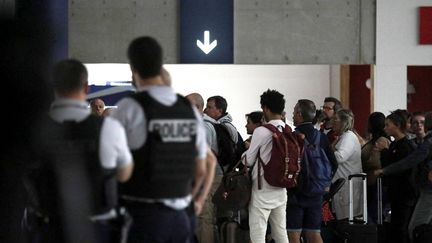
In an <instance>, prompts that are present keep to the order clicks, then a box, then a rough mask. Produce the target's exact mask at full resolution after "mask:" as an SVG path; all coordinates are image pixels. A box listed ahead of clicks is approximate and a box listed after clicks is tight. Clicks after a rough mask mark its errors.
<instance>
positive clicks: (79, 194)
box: [36, 115, 117, 216]
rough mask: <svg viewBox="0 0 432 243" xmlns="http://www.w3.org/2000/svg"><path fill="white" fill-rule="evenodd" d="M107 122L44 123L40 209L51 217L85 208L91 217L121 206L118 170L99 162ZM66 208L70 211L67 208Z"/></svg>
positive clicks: (41, 151) (89, 118)
mask: <svg viewBox="0 0 432 243" xmlns="http://www.w3.org/2000/svg"><path fill="white" fill-rule="evenodd" d="M102 123H103V118H100V117H96V116H94V115H90V116H88V118H86V119H85V120H84V121H82V122H75V121H65V122H63V123H58V122H55V121H54V120H52V119H51V118H47V119H45V121H44V122H43V125H42V128H41V131H40V134H41V135H40V136H39V139H40V141H39V145H38V146H39V149H40V151H39V153H40V156H41V159H40V160H41V166H40V169H39V173H40V174H39V176H38V179H37V180H36V181H37V190H38V195H39V203H40V205H39V208H41V209H42V211H45V212H47V213H48V215H58V214H63V213H65V212H64V210H73V209H71V207H70V206H67V205H72V206H73V208H75V205H74V203H81V204H83V205H82V206H83V208H85V209H87V210H85V211H86V213H89V216H90V215H95V214H100V213H105V212H107V211H108V210H110V209H112V208H113V207H115V206H116V205H117V181H116V178H115V169H104V168H103V167H102V166H101V163H100V160H99V139H100V132H101V127H102ZM65 205H66V207H69V209H68V208H64V207H65Z"/></svg>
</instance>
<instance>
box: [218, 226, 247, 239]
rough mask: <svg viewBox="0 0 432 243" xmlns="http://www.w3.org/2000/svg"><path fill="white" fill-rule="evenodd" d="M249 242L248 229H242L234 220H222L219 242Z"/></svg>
mask: <svg viewBox="0 0 432 243" xmlns="http://www.w3.org/2000/svg"><path fill="white" fill-rule="evenodd" d="M247 242H250V237H249V230H245V229H242V228H241V227H240V225H239V224H238V223H237V222H235V221H226V222H223V223H222V225H221V226H220V243H247Z"/></svg>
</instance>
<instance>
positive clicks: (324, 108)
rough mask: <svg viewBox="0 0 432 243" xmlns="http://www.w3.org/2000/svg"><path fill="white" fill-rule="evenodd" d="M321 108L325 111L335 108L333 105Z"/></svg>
mask: <svg viewBox="0 0 432 243" xmlns="http://www.w3.org/2000/svg"><path fill="white" fill-rule="evenodd" d="M321 109H323V110H325V111H331V110H333V107H330V106H321Z"/></svg>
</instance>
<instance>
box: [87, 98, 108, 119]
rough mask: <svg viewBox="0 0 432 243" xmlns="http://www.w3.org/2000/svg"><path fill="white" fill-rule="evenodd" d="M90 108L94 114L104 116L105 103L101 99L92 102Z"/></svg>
mask: <svg viewBox="0 0 432 243" xmlns="http://www.w3.org/2000/svg"><path fill="white" fill-rule="evenodd" d="M90 108H91V110H92V113H93V114H95V115H97V116H102V113H103V111H104V109H105V102H104V101H103V100H101V99H94V100H92V101H90Z"/></svg>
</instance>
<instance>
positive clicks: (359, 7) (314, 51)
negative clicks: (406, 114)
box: [69, 0, 375, 64]
mask: <svg viewBox="0 0 432 243" xmlns="http://www.w3.org/2000/svg"><path fill="white" fill-rule="evenodd" d="M233 1H234V62H235V63H237V64H283V63H286V64H341V63H347V64H348V63H353V64H361V63H374V53H375V49H374V47H375V0H271V1H269V0H255V1H252V0H233ZM180 2H181V1H180V0H157V1H153V0H133V1H132V0H124V1H116V0H92V1H87V0H69V44H70V45H69V46H70V49H69V53H70V56H71V57H76V58H78V59H80V60H82V61H84V62H86V63H102V62H104V63H106V62H111V63H113V62H119V63H124V62H126V55H125V50H126V48H127V45H128V43H129V41H130V40H131V39H133V38H134V37H136V36H139V35H151V36H154V37H156V38H157V39H158V40H159V41H160V42H161V43H162V46H163V47H164V50H165V62H166V63H177V62H178V59H179V58H178V52H179V50H178V47H179V43H178V41H179V38H178V37H179V34H178V31H179V30H178V26H179V22H178V21H179V18H178V15H179V14H178V9H179V4H180Z"/></svg>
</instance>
